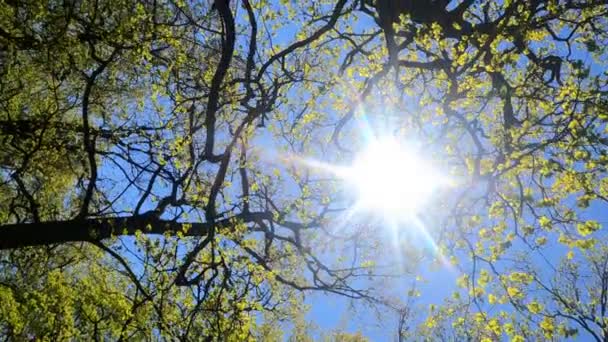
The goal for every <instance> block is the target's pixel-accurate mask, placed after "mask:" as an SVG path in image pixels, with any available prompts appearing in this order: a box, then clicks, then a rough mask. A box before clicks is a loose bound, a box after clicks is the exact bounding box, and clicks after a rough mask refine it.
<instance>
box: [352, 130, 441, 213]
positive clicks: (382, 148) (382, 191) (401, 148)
mask: <svg viewBox="0 0 608 342" xmlns="http://www.w3.org/2000/svg"><path fill="white" fill-rule="evenodd" d="M344 178H345V180H346V181H347V182H349V184H350V185H351V186H352V187H353V188H354V189H355V191H356V195H357V197H358V201H359V207H360V208H362V209H364V210H369V211H370V212H381V213H383V214H385V215H388V216H390V217H392V218H396V217H403V216H411V215H415V214H416V213H417V212H418V211H419V210H421V209H422V207H423V206H424V204H425V203H427V202H428V200H429V199H430V198H431V197H432V195H433V194H434V193H435V192H436V191H437V190H438V188H439V187H441V186H443V185H445V184H446V179H445V177H443V176H442V175H441V174H440V173H439V172H437V170H435V168H434V167H433V166H432V165H431V164H430V163H429V162H428V161H426V160H425V159H424V158H422V157H421V156H419V155H418V154H417V153H416V151H414V150H413V149H412V148H410V147H408V146H406V145H404V144H402V143H400V142H399V141H397V140H396V139H395V138H393V137H384V138H380V139H376V140H374V141H372V142H370V143H369V145H368V146H367V147H366V148H365V149H364V150H363V151H362V152H361V153H360V154H359V155H358V157H357V158H356V159H355V161H354V163H353V165H352V166H351V167H350V168H347V169H346V170H345V172H344Z"/></svg>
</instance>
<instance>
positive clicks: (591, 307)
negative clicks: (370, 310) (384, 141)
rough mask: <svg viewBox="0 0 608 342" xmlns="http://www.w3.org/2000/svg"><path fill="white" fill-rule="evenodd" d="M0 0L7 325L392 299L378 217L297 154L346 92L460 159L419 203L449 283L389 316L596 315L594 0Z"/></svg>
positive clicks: (119, 329) (520, 326)
mask: <svg viewBox="0 0 608 342" xmlns="http://www.w3.org/2000/svg"><path fill="white" fill-rule="evenodd" d="M431 5H432V6H431ZM0 13H1V14H0V48H1V49H0V52H1V53H2V56H1V57H2V58H1V59H0V129H1V132H2V134H1V136H0V144H1V146H0V147H1V148H0V199H1V200H0V222H1V223H2V224H3V226H2V227H1V228H0V248H2V249H3V252H2V254H1V255H2V259H0V260H2V266H1V267H2V274H3V276H2V278H1V280H2V281H1V282H0V296H1V299H2V303H3V305H2V307H1V308H0V315H1V316H0V329H1V331H0V333H1V334H2V335H3V336H7V337H9V338H11V337H14V338H18V337H19V338H28V337H31V336H46V337H47V338H48V339H71V338H84V337H89V336H98V337H104V338H110V339H114V338H123V339H126V338H129V337H140V338H146V337H150V336H166V337H167V338H181V339H197V338H202V337H203V336H205V337H209V338H214V337H215V338H218V339H235V340H240V339H245V338H255V337H258V338H261V337H262V336H264V337H267V338H271V336H274V337H275V338H279V337H277V336H279V335H281V334H280V333H279V332H278V331H276V330H275V329H273V328H272V327H271V324H272V323H276V322H279V321H281V320H285V319H297V318H298V317H300V318H301V313H302V310H303V305H302V297H301V296H302V291H318V290H320V291H324V292H327V293H333V294H337V295H342V296H347V297H350V298H355V299H363V300H367V302H368V303H376V304H378V303H381V304H383V305H388V306H390V307H392V308H399V307H400V304H398V302H399V298H393V299H394V300H393V301H392V302H389V301H387V299H386V298H389V297H388V296H386V297H384V298H383V296H382V295H381V294H379V293H378V292H374V287H373V285H374V283H373V282H372V281H369V279H374V278H373V276H374V275H383V276H386V275H387V274H386V273H381V272H379V269H377V268H374V264H375V261H382V259H384V258H382V257H380V258H379V257H377V254H378V253H377V251H378V250H383V249H382V248H383V247H382V244H381V243H382V236H381V235H382V234H381V233H379V231H380V229H378V225H374V224H371V223H370V222H368V221H366V220H362V221H361V222H358V221H354V222H347V223H346V224H344V223H343V222H339V220H340V219H341V218H342V217H343V216H342V214H343V213H344V212H345V210H348V207H349V205H350V202H349V201H348V200H345V196H344V193H343V191H342V190H341V187H340V182H339V181H338V180H336V179H327V178H325V176H323V177H319V175H318V174H316V173H315V172H314V171H313V170H311V169H310V168H309V167H304V166H303V165H302V163H298V162H297V160H296V161H294V159H298V158H297V157H301V156H305V157H308V158H315V159H319V160H322V161H327V162H336V161H338V162H344V161H348V160H349V159H350V158H352V153H353V149H352V148H349V147H352V146H355V145H356V139H357V138H358V126H357V125H355V124H353V123H354V122H355V121H356V120H357V119H358V115H359V114H360V113H362V114H363V115H365V116H367V118H368V121H370V122H380V124H379V126H382V121H388V122H389V125H388V126H390V130H391V132H398V133H397V134H400V135H403V136H407V137H408V138H409V139H412V138H415V139H417V140H419V141H420V142H421V143H422V144H424V146H425V147H426V148H428V155H429V156H432V157H433V158H436V159H438V160H440V161H441V163H438V164H441V166H442V167H443V168H444V169H445V170H446V172H448V173H450V176H451V177H452V178H454V179H455V180H456V183H457V186H455V187H454V188H453V189H452V190H453V191H450V192H449V193H447V194H444V196H442V198H441V199H438V201H437V203H435V204H433V205H434V206H436V207H434V208H432V209H429V212H432V213H433V215H434V216H435V217H434V218H433V220H434V221H437V222H440V223H438V224H437V226H436V227H427V228H428V234H429V235H430V236H432V237H433V238H434V239H435V242H436V244H437V246H438V248H437V255H435V256H434V257H436V258H437V259H438V260H450V261H451V262H452V266H451V267H452V268H453V269H456V270H458V272H460V273H462V277H460V278H459V281H458V285H459V287H458V289H457V290H456V291H455V292H454V294H453V295H452V297H451V298H449V299H446V301H445V302H444V303H442V304H441V305H433V306H432V307H431V309H430V310H429V313H428V315H427V317H424V319H423V320H424V322H423V323H421V324H420V326H419V327H417V329H409V328H408V327H407V326H408V324H407V322H406V321H407V319H409V316H408V315H409V311H408V310H405V311H403V310H402V311H400V317H401V319H400V320H399V322H400V323H399V335H400V336H401V337H406V336H407V334H411V333H415V334H422V335H424V336H426V337H427V338H429V339H436V338H455V339H474V340H484V339H485V340H499V339H501V338H505V337H508V338H510V339H512V340H514V341H522V340H527V339H533V338H539V339H543V338H544V339H557V338H563V337H571V336H575V335H577V334H587V335H589V336H592V337H593V338H595V339H596V340H598V341H601V340H604V339H605V338H606V337H607V336H608V322H607V321H606V314H605V313H606V310H607V309H608V304H607V303H608V290H607V289H608V287H607V286H606V284H608V273H607V272H606V270H607V268H606V265H608V262H607V261H608V258H607V257H606V255H607V253H606V250H607V248H608V245H606V244H605V242H604V241H603V240H604V239H603V238H604V237H605V232H604V231H603V229H602V222H601V221H602V220H601V217H599V218H598V217H597V216H598V215H599V214H598V212H599V210H601V206H602V205H605V202H606V201H607V197H608V183H606V180H605V174H606V167H607V165H608V150H607V149H606V146H608V141H607V140H606V138H605V135H606V128H607V127H608V126H607V123H606V122H608V115H606V111H607V109H608V99H607V98H606V94H607V90H608V89H607V88H608V74H607V73H606V71H605V64H604V63H605V61H606V60H607V59H606V58H607V57H608V56H607V53H608V51H607V50H606V46H607V44H606V43H608V22H607V20H606V17H607V14H608V7H607V6H606V4H605V3H604V1H601V0H587V1H583V0H580V1H577V0H568V1H565V0H564V1H559V0H534V1H528V0H508V1H502V2H496V1H490V0H477V1H474V0H463V1H459V2H449V1H430V0H409V1H390V0H357V1H355V0H353V1H347V0H338V1H298V2H297V3H296V2H289V1H280V2H274V3H268V2H267V1H252V0H241V1H232V2H231V1H227V0H216V1H215V2H213V4H211V3H208V2H206V1H194V0H193V1H147V0H104V1H54V0H45V1H34V0H31V1H25V0H24V1H16V0H4V1H0ZM378 108H383V112H382V113H378V112H377V109H378ZM294 156H295V157H296V158H293V157H294ZM330 178H331V177H330ZM423 215H424V214H423ZM345 216H348V215H345ZM427 216H428V215H427ZM346 225H348V226H349V227H348V229H346V228H345V226H346ZM418 252H419V251H417V250H416V247H415V246H410V247H409V249H408V250H407V251H406V253H407V255H408V257H409V259H411V261H412V262H418V261H420V262H422V267H426V266H427V265H428V264H427V263H426V260H425V259H424V258H420V257H419V256H420V255H424V253H418ZM374 257H375V258H376V259H378V260H376V259H374ZM397 266H398V267H399V266H400V265H397ZM398 267H397V268H398ZM394 269H395V268H393V269H392V270H394ZM383 272H384V271H383ZM68 289H78V292H76V293H83V292H87V293H90V295H86V296H81V295H76V294H75V293H74V292H71V290H68ZM414 292H416V293H418V292H417V291H414ZM99 293H109V295H106V296H100V295H98V294H99ZM422 295H424V294H422ZM4 303H8V304H6V305H5V304H4ZM33 312H40V313H42V314H43V315H44V316H45V317H46V318H44V319H43V318H40V319H36V318H33V317H31V316H28V315H31V314H32V313H33ZM413 322H415V320H412V323H413ZM338 335H339V334H338ZM336 338H338V337H336Z"/></svg>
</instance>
